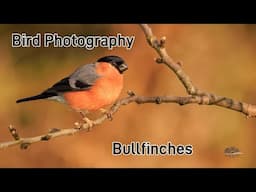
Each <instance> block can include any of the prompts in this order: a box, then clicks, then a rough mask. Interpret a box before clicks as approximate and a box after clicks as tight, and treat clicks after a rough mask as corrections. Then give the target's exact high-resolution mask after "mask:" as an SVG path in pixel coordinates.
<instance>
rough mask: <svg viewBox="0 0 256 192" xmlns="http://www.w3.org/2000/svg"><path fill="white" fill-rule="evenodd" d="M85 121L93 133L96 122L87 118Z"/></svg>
mask: <svg viewBox="0 0 256 192" xmlns="http://www.w3.org/2000/svg"><path fill="white" fill-rule="evenodd" d="M83 121H84V122H85V123H86V124H87V125H88V131H91V129H92V127H93V125H94V122H93V121H92V120H90V119H88V118H87V117H84V118H83Z"/></svg>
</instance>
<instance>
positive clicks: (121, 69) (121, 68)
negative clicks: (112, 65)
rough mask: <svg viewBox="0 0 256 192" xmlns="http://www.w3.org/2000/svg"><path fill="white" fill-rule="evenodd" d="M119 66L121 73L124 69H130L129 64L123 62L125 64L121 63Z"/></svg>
mask: <svg viewBox="0 0 256 192" xmlns="http://www.w3.org/2000/svg"><path fill="white" fill-rule="evenodd" d="M118 68H119V71H120V72H121V73H123V72H124V71H126V70H127V69H128V65H126V64H125V63H123V64H121V65H119V66H118Z"/></svg>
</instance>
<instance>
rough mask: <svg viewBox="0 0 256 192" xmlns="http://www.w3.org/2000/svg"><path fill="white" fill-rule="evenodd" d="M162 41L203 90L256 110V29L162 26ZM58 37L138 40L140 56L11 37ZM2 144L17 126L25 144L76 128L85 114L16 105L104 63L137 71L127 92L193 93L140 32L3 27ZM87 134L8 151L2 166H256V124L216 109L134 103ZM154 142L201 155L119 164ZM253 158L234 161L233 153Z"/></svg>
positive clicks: (53, 105) (130, 74)
mask: <svg viewBox="0 0 256 192" xmlns="http://www.w3.org/2000/svg"><path fill="white" fill-rule="evenodd" d="M150 26H151V27H152V29H153V32H154V34H155V35H156V36H157V37H158V38H160V37H161V36H166V37H167V42H166V48H167V51H168V53H169V54H170V56H172V57H173V58H174V60H176V61H182V62H183V69H184V70H185V72H186V73H187V74H188V75H189V76H190V78H191V79H192V81H193V82H194V84H195V85H196V86H197V87H199V88H200V89H202V90H205V91H209V92H212V93H216V94H218V95H223V96H227V97H231V98H234V99H236V100H240V101H244V102H248V103H252V104H253V103H256V99H255V98H256V91H255V89H254V85H255V81H256V65H255V61H256V54H255V50H256V25H223V24H222V25H213V24H211V25H206V24H200V25H198V24H190V25H187V24H173V25H171V24H161V25H160V24H158V25H150ZM12 32H19V33H21V32H25V33H28V34H30V35H35V34H36V33H37V32H40V33H44V32H57V33H59V34H60V35H68V34H71V33H77V34H84V35H89V34H90V35H116V34H117V33H121V34H122V35H129V36H131V35H134V36H135V37H136V39H135V43H134V46H133V48H132V49H131V50H126V49H125V48H114V49H113V50H112V51H109V50H107V49H104V48H96V49H94V50H92V51H88V50H85V49H82V48H12V47H11V33H12ZM0 41H1V44H0V59H1V63H0V69H1V70H0V84H1V94H0V106H1V107H0V122H1V127H0V142H4V141H9V140H12V137H11V135H10V133H9V131H8V125H9V124H13V125H14V126H15V127H16V128H17V130H18V133H19V134H20V136H21V137H31V136H36V135H39V134H43V133H46V132H47V131H48V130H49V129H50V128H55V127H57V128H63V129H65V128H71V127H73V123H74V122H75V121H78V120H79V118H80V116H79V114H76V113H75V112H73V111H72V110H70V109H69V108H68V107H67V106H65V105H61V104H59V103H57V102H51V101H35V102H28V103H22V104H16V103H15V101H16V100H17V99H18V98H21V97H26V96H30V95H34V94H37V93H39V92H41V91H42V90H45V89H46V88H48V87H49V86H51V85H52V84H53V83H55V82H56V81H58V80H60V79H61V78H63V77H65V76H67V75H69V74H70V73H71V72H72V71H73V70H74V69H76V68H77V67H78V66H80V65H83V64H85V63H91V62H94V61H96V60H97V59H98V58H99V57H102V56H104V55H109V54H111V55H119V56H121V57H123V58H124V59H125V61H126V62H127V63H128V65H129V70H128V71H127V72H126V73H125V82H124V83H125V85H124V89H123V92H122V94H121V96H120V97H125V96H126V91H127V90H133V91H134V92H135V93H137V94H138V95H144V96H156V95H186V92H185V89H184V88H183V87H182V85H181V83H180V82H179V81H178V80H177V78H176V76H174V74H173V73H172V71H170V70H168V68H167V67H165V66H164V65H157V64H156V63H155V62H154V58H155V57H157V54H156V53H155V51H154V50H153V49H152V48H150V47H149V45H148V44H147V42H146V39H145V37H144V34H143V32H142V30H141V29H140V27H139V26H138V25H132V24H113V25H107V24H105V25H102V24H100V25H92V24H90V25H67V24H65V25H59V24H58V25H57V24H56V25H55V24H54V25H53V24H51V25H42V24H40V25H24V24H22V25H21V24H15V25H14V24H12V25H7V24H2V25H0ZM113 118H114V119H113V121H111V122H110V121H106V122H104V123H103V124H102V125H100V126H97V127H94V128H93V129H92V131H91V132H81V133H79V134H76V135H74V136H65V137H60V138H56V139H53V140H50V141H49V142H40V143H36V144H33V145H32V146H30V147H29V148H28V149H27V150H20V148H19V147H18V146H14V147H10V148H6V149H2V150H0V157H1V158H0V167H29V168H30V167H40V168H41V167H42V168H43V167H61V168H62V167H72V168H76V167H79V168H80V167H86V168H123V167H125V168H126V167H128V168H130V167H136V168H140V167H142V168H144V167H150V168H151V167H152V168H169V167H170V168H175V167H184V168H187V167H199V168H201V167H210V168H217V167H221V168H222V167H256V150H255V145H256V139H255V135H256V130H255V123H256V119H246V117H245V116H244V115H242V114H241V113H238V112H235V111H231V110H227V109H224V108H219V107H216V106H199V105H186V106H178V105H176V104H161V105H155V104H144V105H136V104H134V103H132V104H130V105H127V106H125V107H122V108H121V109H120V110H119V112H118V113H116V114H115V115H114V117H113ZM113 141H119V142H121V143H124V144H128V143H130V142H131V141H139V142H143V141H148V142H151V143H154V144H165V143H167V142H168V141H171V142H172V143H173V144H175V145H178V144H184V145H186V144H191V145H193V155H192V156H145V157H143V156H112V149H111V143H112V142H113ZM230 146H235V147H237V148H239V149H240V151H241V152H242V153H243V155H240V156H238V157H227V156H225V155H224V150H225V148H226V147H230Z"/></svg>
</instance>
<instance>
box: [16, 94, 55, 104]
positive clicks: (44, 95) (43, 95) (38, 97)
mask: <svg viewBox="0 0 256 192" xmlns="http://www.w3.org/2000/svg"><path fill="white" fill-rule="evenodd" d="M53 96H57V94H55V93H47V92H44V93H41V94H39V95H35V96H32V97H26V98H22V99H19V100H17V101H16V103H21V102H25V101H32V100H37V99H46V98H48V97H53Z"/></svg>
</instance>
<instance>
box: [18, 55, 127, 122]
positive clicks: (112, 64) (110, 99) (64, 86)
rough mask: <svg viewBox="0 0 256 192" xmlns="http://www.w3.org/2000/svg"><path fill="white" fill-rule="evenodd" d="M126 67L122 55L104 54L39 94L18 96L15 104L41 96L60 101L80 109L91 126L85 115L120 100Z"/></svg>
mask: <svg viewBox="0 0 256 192" xmlns="http://www.w3.org/2000/svg"><path fill="white" fill-rule="evenodd" d="M126 70H128V65H127V63H126V62H125V61H124V59H123V58H121V57H119V56H116V55H108V56H104V57H101V58H99V59H98V60H97V61H96V62H93V63H89V64H85V65H82V66H80V67H78V68H77V69H76V70H75V71H74V72H73V73H71V74H70V75H69V76H67V77H65V78H63V79H61V80H60V81H58V82H57V83H55V84H53V85H52V86H51V87H50V88H48V89H46V90H44V91H43V92H41V93H40V94H37V95H34V96H30V97H25V98H22V99H18V100H17V101H16V103H22V102H27V101H33V100H42V99H47V100H54V101H58V102H60V103H63V104H67V105H68V106H69V107H71V109H74V110H75V111H77V112H80V114H81V115H82V116H83V120H85V121H86V123H88V124H90V126H91V125H92V121H91V120H90V119H88V118H87V117H86V114H87V113H89V112H91V111H96V110H102V111H104V109H103V108H104V107H105V106H108V105H110V104H112V103H114V102H115V101H116V100H117V99H118V97H119V95H120V93H121V91H122V89H123V73H124V72H125V71H126Z"/></svg>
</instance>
